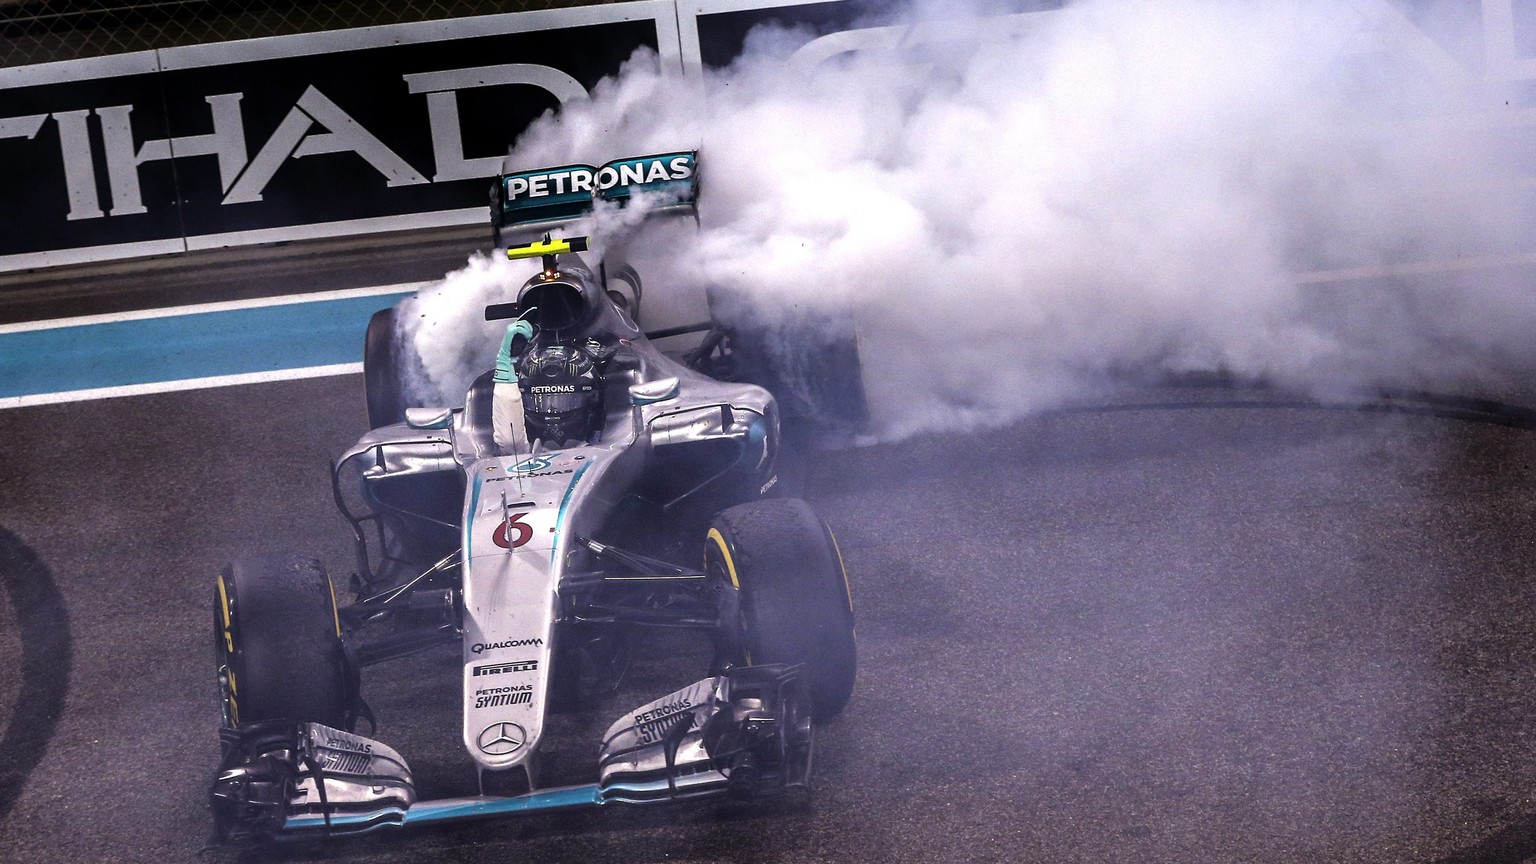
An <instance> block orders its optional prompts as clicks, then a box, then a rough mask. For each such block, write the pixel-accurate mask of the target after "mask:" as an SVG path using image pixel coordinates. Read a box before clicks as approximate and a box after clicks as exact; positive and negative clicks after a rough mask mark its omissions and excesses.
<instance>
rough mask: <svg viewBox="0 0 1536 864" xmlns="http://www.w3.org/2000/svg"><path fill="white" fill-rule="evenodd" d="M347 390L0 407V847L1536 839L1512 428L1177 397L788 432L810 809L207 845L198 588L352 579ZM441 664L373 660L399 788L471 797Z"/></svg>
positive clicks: (1256, 400) (691, 847)
mask: <svg viewBox="0 0 1536 864" xmlns="http://www.w3.org/2000/svg"><path fill="white" fill-rule="evenodd" d="M360 391H361V382H360V379H359V377H357V376H349V377H340V378H328V379H313V380H302V381H292V382H283V383H273V384H260V385H249V386H244V387H233V388H226V389H220V390H206V391H194V392H185V393H171V394H162V395H154V396H136V397H129V398H122V399H113V400H106V401H98V402H85V403H76V404H69V405H52V406H40V407H32V408H21V409H15V410H11V411H6V412H0V442H3V446H0V583H3V587H4V590H5V593H4V594H3V595H0V722H4V723H5V726H4V733H3V737H0V861H7V862H11V861H14V862H55V861H70V862H117V861H123V862H128V861H145V862H165V861H194V860H207V861H266V860H314V859H317V858H318V859H323V860H335V861H421V860H432V861H453V862H458V861H463V862H471V861H507V860H526V861H548V862H560V861H573V862H574V861H580V862H607V861H613V862H626V864H633V862H682V861H794V862H800V861H807V862H808V861H837V862H909V861H910V862H925V864H929V862H935V861H943V862H948V861H1051V862H1056V861H1178V862H1190V861H1202V862H1205V861H1233V862H1237V861H1243V862H1248V861H1291V862H1317V861H1383V862H1387V861H1390V862H1405V861H1423V862H1518V861H1527V860H1531V859H1533V858H1536V798H1533V790H1536V771H1533V770H1532V766H1533V765H1536V725H1533V718H1536V688H1533V687H1532V683H1533V670H1536V584H1533V582H1532V580H1531V578H1530V575H1531V573H1532V572H1533V564H1536V561H1533V559H1536V542H1533V533H1536V532H1533V530H1532V528H1533V516H1536V432H1532V431H1529V430H1527V429H1523V428H1518V427H1514V426H1508V425H1500V424H1497V423H1489V422H1477V421H1475V420H1468V419H1454V418H1452V417H1449V416H1445V415H1444V413H1442V414H1436V413H1435V412H1432V411H1431V412H1426V413H1383V412H1377V411H1359V410H1352V409H1348V408H1343V409H1340V408H1326V407H1316V406H1313V407H1308V406H1298V405H1295V404H1291V403H1288V402H1285V401H1282V400H1278V399H1277V398H1275V397H1273V396H1270V395H1265V394H1254V393H1241V392H1239V393H1233V392H1226V391H1212V390H1199V389H1196V390H1190V389H1162V390H1148V391H1142V392H1137V393H1127V394H1121V395H1120V396H1118V397H1116V398H1115V399H1112V400H1110V403H1109V404H1106V405H1104V406H1101V407H1098V408H1088V409H1084V410H1078V411H1070V412H1061V413H1056V414H1051V415H1047V416H1042V417H1036V418H1033V419H1028V420H1024V421H1020V422H1018V423H1016V424H1013V425H1010V426H1008V427H1005V428H999V429H992V430H987V431H981V432H975V433H971V434H966V435H958V434H955V435H942V436H938V435H935V436H929V437H922V438H917V439H913V440H909V441H906V442H902V443H895V444H882V445H876V446H869V447H863V448H858V449H853V450H843V451H837V452H824V453H818V454H816V455H815V456H814V457H813V460H812V465H811V470H810V471H809V473H808V477H809V480H808V486H807V489H806V497H807V498H809V500H810V501H811V502H812V503H813V504H814V505H815V506H816V507H817V508H818V510H819V511H820V512H821V513H822V514H823V515H824V516H825V518H827V520H828V521H829V522H830V523H831V524H832V526H833V527H834V529H835V530H836V532H837V535H838V537H839V539H840V541H841V544H842V549H843V551H844V554H845V557H846V560H847V565H848V569H849V571H850V573H851V577H852V584H853V591H854V599H855V604H856V606H857V615H858V628H859V641H860V652H861V653H860V672H859V686H858V690H857V692H856V694H855V696H854V698H853V700H852V702H851V703H850V705H849V706H848V709H847V711H846V712H845V713H844V714H843V716H842V717H840V718H839V719H837V720H836V721H835V722H833V723H831V724H829V725H827V726H825V727H823V728H822V729H821V731H820V733H819V738H818V742H817V757H816V787H815V788H814V790H812V791H811V792H810V793H809V794H807V795H804V796H797V797H795V798H793V799H785V800H779V801H773V802H765V803H762V802H760V803H754V804H747V805H743V804H728V803H692V804H686V805H659V806H652V807H645V808H642V807H629V808H623V807H620V806H610V807H607V808H604V809H602V810H593V811H584V812H574V813H564V814H555V815H546V816H541V817H535V818H525V819H512V820H501V821H491V822H477V823H464V824H459V825H450V826H443V827H437V828H427V829H420V830H412V831H409V832H393V833H387V834H381V835H375V836H371V837H366V838H358V839H354V840H350V841H345V842H334V843H330V844H327V845H325V846H323V847H320V848H312V849H288V850H285V851H282V852H278V853H271V852H257V853H239V854H237V853H230V852H210V851H203V845H204V841H205V839H206V838H207V835H208V829H209V821H208V816H207V811H206V808H205V803H204V802H205V797H204V796H205V794H206V787H207V783H208V781H209V778H210V774H211V772H212V770H213V768H214V767H215V763H216V758H217V744H216V739H215V727H216V725H217V722H218V711H217V707H216V703H215V684H214V679H213V674H212V668H211V666H212V664H211V638H210V615H211V612H210V593H211V584H212V577H213V574H214V573H215V572H216V571H217V569H218V568H219V567H220V566H221V565H222V564H223V563H224V562H225V561H227V560H228V559H230V558H232V557H236V556H239V555H244V554H250V553H255V552H259V551H264V550H280V549H297V550H303V551H306V552H310V553H313V554H316V555H318V556H320V557H321V558H322V559H324V560H325V561H327V563H328V564H330V565H331V568H332V570H333V573H334V574H335V575H336V576H337V579H338V582H340V581H342V580H343V579H344V578H345V574H346V573H347V572H348V568H349V566H350V547H349V545H348V543H347V540H346V530H345V525H344V524H343V522H342V521H341V520H340V518H339V517H337V516H335V515H334V512H333V509H332V503H331V500H330V493H329V487H328V484H327V480H326V470H327V460H328V459H329V458H331V457H332V456H333V455H335V454H336V453H338V452H339V451H340V450H342V449H343V448H344V447H345V446H347V445H348V444H349V443H350V442H351V441H352V440H353V438H354V437H355V436H356V435H357V434H358V433H359V432H360V431H361V429H362V427H363V425H364V420H363V411H362V408H361V398H360V397H361V393H360ZM651 648H652V649H653V650H652V651H651V652H649V653H648V654H647V655H646V656H647V657H648V658H650V659H646V660H644V661H643V662H641V663H639V664H638V665H637V667H636V669H635V670H634V672H633V674H632V676H631V677H630V679H629V681H628V683H627V684H626V686H625V687H624V689H623V691H621V692H620V693H619V694H617V695H616V696H615V697H614V698H613V699H612V704H611V705H605V706H604V707H603V708H602V709H601V710H600V711H599V712H598V713H597V715H595V716H586V715H577V716H573V717H562V718H561V719H560V720H559V721H558V723H557V724H556V726H555V727H554V730H553V732H552V736H553V737H552V739H551V741H552V743H553V746H554V747H555V749H556V751H557V754H558V755H559V757H560V760H561V761H562V763H563V764H564V767H563V768H562V769H561V770H560V771H557V772H556V774H557V776H556V777H555V780H556V781H558V782H579V781H581V780H583V779H587V778H589V777H590V763H591V761H592V760H593V758H594V757H595V753H596V741H597V739H598V737H599V736H600V734H601V731H602V729H603V728H605V727H606V725H607V724H608V723H609V722H610V721H611V720H612V719H613V718H614V717H616V716H617V715H618V714H619V713H621V712H623V711H625V710H626V709H628V708H630V707H632V706H634V705H638V704H641V703H642V702H644V701H646V700H648V699H650V698H653V697H654V696H656V695H659V694H660V693H663V692H666V691H667V690H668V689H670V688H671V687H673V686H677V685H680V684H682V683H686V682H688V681H691V680H694V679H695V678H697V677H698V676H699V674H700V672H701V669H702V665H703V663H704V660H705V658H704V655H703V653H702V651H701V650H699V649H700V646H695V645H693V644H692V643H689V642H667V643H656V644H654V645H652V646H651ZM455 668H456V657H455V652H454V651H453V650H452V649H444V650H441V651H438V652H433V653H428V654H423V655H419V656H417V657H414V658H410V659H407V660H404V661H399V662H398V663H396V664H394V665H392V666H382V667H373V668H370V669H369V670H368V671H367V672H366V673H365V678H364V687H365V693H366V695H367V697H368V698H369V700H370V702H371V704H372V706H373V708H374V710H375V711H376V713H377V714H378V716H379V718H380V728H379V731H378V736H377V737H379V738H380V739H381V740H384V741H386V742H387V743H389V744H391V745H392V746H394V747H396V748H397V749H399V750H400V751H402V752H403V753H404V754H405V756H406V758H407V759H408V760H410V761H411V763H412V766H413V768H414V769H415V770H416V772H417V775H418V780H419V782H420V785H421V787H422V792H423V794H424V796H425V797H437V796H443V795H454V794H466V793H470V792H472V791H473V779H472V774H471V772H470V771H469V767H468V765H469V763H468V758H467V757H466V756H465V755H464V754H463V753H462V752H461V750H460V745H459V744H458V740H457V739H458V734H457V723H458V715H457V699H458V696H457V691H456V682H457V674H456V673H455V671H454V670H455ZM584 772H587V773H584Z"/></svg>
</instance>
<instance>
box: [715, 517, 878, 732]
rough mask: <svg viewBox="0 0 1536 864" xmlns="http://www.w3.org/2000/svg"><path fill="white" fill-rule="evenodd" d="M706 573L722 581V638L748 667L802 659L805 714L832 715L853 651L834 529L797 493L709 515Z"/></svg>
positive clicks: (845, 693)
mask: <svg viewBox="0 0 1536 864" xmlns="http://www.w3.org/2000/svg"><path fill="white" fill-rule="evenodd" d="M704 568H705V572H706V573H708V574H709V575H710V577H711V578H712V579H713V580H714V581H715V584H716V585H718V586H720V593H721V597H722V602H721V611H722V613H723V614H722V618H723V619H724V620H725V622H726V624H725V627H726V629H727V630H728V631H732V632H728V633H727V634H726V642H727V644H728V645H730V646H731V649H729V650H733V651H734V652H735V653H737V654H738V656H737V657H736V660H737V661H738V662H744V663H747V664H749V665H761V664H770V663H783V664H786V665H794V664H804V666H805V673H806V677H807V679H808V682H809V690H810V697H811V698H810V702H811V705H810V708H811V716H812V717H813V718H814V719H816V720H827V719H829V718H831V717H835V716H837V714H838V713H839V712H841V711H842V710H843V706H844V705H846V704H847V703H848V699H849V697H850V696H852V695H853V685H854V678H855V674H856V671H857V665H858V660H857V657H858V652H857V648H856V646H855V641H854V632H853V603H852V601H851V600H850V599H849V595H848V577H847V574H846V573H845V572H844V570H843V562H842V555H841V554H840V553H839V552H838V548H837V541H836V540H835V539H833V537H832V532H831V530H829V529H828V528H827V526H826V523H824V522H822V521H821V519H820V518H818V517H817V516H816V514H815V512H814V511H812V510H811V507H810V505H809V504H807V503H805V502H804V501H801V500H799V499H797V498H774V499H765V500H762V501H754V502H752V503H749V504H742V505H739V506H736V507H732V508H730V509H729V510H724V511H722V512H720V513H719V514H718V515H716V516H715V518H714V521H713V523H712V524H711V526H710V529H709V533H708V535H707V536H706V539H705V543H704Z"/></svg>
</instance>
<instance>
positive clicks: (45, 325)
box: [0, 281, 437, 335]
mask: <svg viewBox="0 0 1536 864" xmlns="http://www.w3.org/2000/svg"><path fill="white" fill-rule="evenodd" d="M435 284H437V282H436V281H431V282H401V283H399V284H398V285H377V286H374V287H371V288H349V289H347V290H345V291H320V292H316V293H314V294H284V295H282V296H279V297H256V298H253V299H250V300H227V301H223V302H220V303H198V304H194V305H191V306H166V307H162V308H159V309H141V310H138V311H135V312H109V313H106V314H104V315H82V316H80V317H78V318H52V319H49V320H47V321H23V322H21V323H19V324H0V335H4V334H6V333H27V332H30V331H33V330H54V329H57V328H60V327H83V326H86V325H90V324H113V323H116V322H118V321H145V320H148V319H151V318H171V317H174V316H177V315H202V314H204V313H208V312H231V311H234V310H237V309H259V308H262V307H266V306H287V305H290V304H294V303H323V302H325V301H327V300H351V299H353V298H354V297H376V296H378V295H381V294H406V293H410V292H412V291H418V290H420V289H422V288H424V287H426V286H427V285H435Z"/></svg>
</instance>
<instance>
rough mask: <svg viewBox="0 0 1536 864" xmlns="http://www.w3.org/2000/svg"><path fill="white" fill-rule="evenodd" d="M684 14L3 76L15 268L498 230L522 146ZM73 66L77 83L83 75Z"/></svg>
mask: <svg viewBox="0 0 1536 864" xmlns="http://www.w3.org/2000/svg"><path fill="white" fill-rule="evenodd" d="M675 15H676V13H675V7H674V5H673V3H672V2H671V0H656V2H639V3H622V4H609V5H605V6H595V7H587V8H581V9H559V10H550V11H544V12H529V13H520V14H514V15H502V16H489V17H482V18H468V19H458V20H452V21H444V22H434V23H426V24H409V25H395V26H389V27H379V28H371V29H366V30H345V31H335V32H329V33H316V34H309V35H304V36H291V37H279V38H272V39H261V40H252V41H248V42H231V43H223V44H216V45H206V46H193V47H187V48H177V49H168V50H164V51H159V52H146V53H142V54H134V55H127V56H122V57H112V58H105V59H103V60H98V61H84V62H71V63H68V64H47V65H42V66H32V67H22V68H19V69H9V70H0V172H4V174H5V175H6V180H5V182H4V186H5V188H6V189H8V190H10V194H9V195H8V196H7V200H6V202H5V204H4V206H3V208H0V269H17V268H22V267H35V266H47V265H51V264H61V263H69V262H72V261H83V260H103V259H110V258H113V257H119V256H131V255H147V254H159V253H164V252H174V251H181V250H183V249H199V248H216V247H219V246H227V245H235V244H242V243H257V242H268V241H275V240H286V239H295V238H301V237H315V236H328V235H340V234H352V233H363V232H367V231H377V230H399V229H404V228H411V227H424V226H430V225H446V224H464V223H468V222H475V221H485V222H486V223H487V232H489V218H488V217H489V210H488V206H487V202H488V195H489V192H490V188H491V185H492V181H493V179H494V178H495V177H496V175H497V174H499V173H500V170H501V157H502V156H504V155H505V154H506V152H507V148H508V145H509V144H510V143H511V142H512V141H513V140H515V139H516V137H517V135H518V133H519V132H521V131H522V129H523V128H525V127H526V126H527V125H528V124H529V123H531V122H532V121H533V120H534V119H536V118H537V117H539V116H540V115H541V114H543V113H545V112H546V111H548V110H550V109H552V108H555V107H557V106H558V105H559V104H561V103H562V102H566V101H570V100H573V99H584V98H586V97H587V93H588V91H589V90H590V88H592V87H593V86H594V85H595V84H596V83H597V82H598V81H599V80H601V79H602V78H604V77H606V76H610V75H613V74H614V73H616V72H617V71H618V70H619V68H620V66H621V65H622V64H623V63H624V62H625V61H626V60H628V59H629V58H630V57H631V56H632V55H633V54H634V52H635V51H636V50H637V49H640V48H648V49H650V50H651V51H653V52H655V54H656V56H657V58H658V60H657V62H662V63H676V62H677V58H678V47H677V29H676V17H675ZM66 67H67V68H66Z"/></svg>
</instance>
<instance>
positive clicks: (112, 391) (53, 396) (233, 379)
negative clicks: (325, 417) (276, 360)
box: [0, 363, 363, 410]
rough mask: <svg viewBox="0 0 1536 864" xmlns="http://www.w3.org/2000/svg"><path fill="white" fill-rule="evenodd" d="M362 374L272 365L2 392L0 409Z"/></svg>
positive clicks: (358, 368) (353, 366) (346, 366)
mask: <svg viewBox="0 0 1536 864" xmlns="http://www.w3.org/2000/svg"><path fill="white" fill-rule="evenodd" d="M361 374H363V364H361V363H338V364H337V365H335V366H311V367H309V368H308V369H275V370H273V371H271V372H247V373H244V374H242V375H217V376H214V377H212V378H189V379H187V380H184V381H155V382H152V383H149V384H129V385H125V386H122V387H97V388H94V389H91V390H70V391H67V392H64V393H38V394H36V395H32V396H4V397H0V410H4V409H6V408H27V407H29V406H33V405H57V404H60V403H63V402H85V401H88V400H91V399H115V398H117V397H119V396H143V395H147V394H150V393H175V392H178V391H181V390H207V389H211V388H214V387H233V386H236V385H239V384H266V383H268V382H271V381H297V380H300V379H303V378H327V377H333V376H336V375H361Z"/></svg>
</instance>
